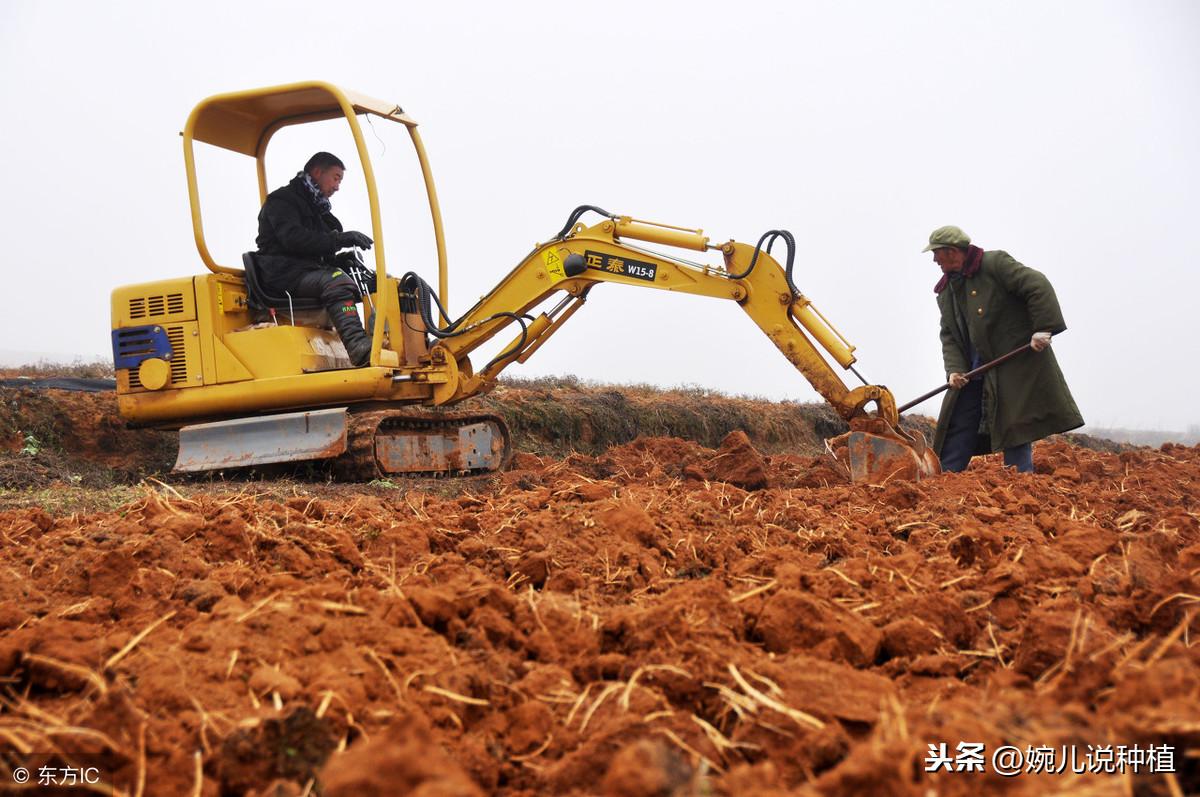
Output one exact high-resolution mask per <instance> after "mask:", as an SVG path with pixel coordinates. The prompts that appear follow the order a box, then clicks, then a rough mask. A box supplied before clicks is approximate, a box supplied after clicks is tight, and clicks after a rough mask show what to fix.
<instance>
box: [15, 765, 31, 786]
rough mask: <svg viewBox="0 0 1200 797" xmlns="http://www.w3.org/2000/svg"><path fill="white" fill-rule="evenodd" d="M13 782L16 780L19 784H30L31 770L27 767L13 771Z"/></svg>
mask: <svg viewBox="0 0 1200 797" xmlns="http://www.w3.org/2000/svg"><path fill="white" fill-rule="evenodd" d="M13 780H15V781H16V782H17V783H28V782H29V770H28V769H26V768H25V767H17V768H16V769H14V770H13Z"/></svg>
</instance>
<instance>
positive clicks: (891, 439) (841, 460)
mask: <svg viewBox="0 0 1200 797" xmlns="http://www.w3.org/2000/svg"><path fill="white" fill-rule="evenodd" d="M855 427H857V428H855ZM826 445H827V448H828V450H829V451H830V453H831V454H832V456H833V458H834V460H835V461H837V463H838V465H839V466H840V467H841V469H842V470H843V472H844V473H845V474H846V475H847V476H848V477H849V478H850V481H851V482H853V483H854V484H874V485H882V484H886V483H888V482H890V481H895V480H901V481H920V480H921V479H924V478H928V477H929V476H935V475H937V474H939V473H941V472H942V466H941V463H940V462H938V458H937V455H936V454H935V453H934V452H933V449H931V448H929V446H928V445H927V444H926V442H925V438H924V437H923V436H922V435H921V434H920V432H916V433H911V434H910V433H909V432H906V431H904V430H903V429H897V428H894V427H893V426H891V425H890V424H888V423H887V422H886V421H883V420H880V419H878V418H873V419H868V420H866V421H865V422H855V423H854V424H852V428H851V431H850V432H848V433H847V434H844V435H841V436H840V437H837V438H834V439H833V440H830V441H828V442H827V444H826Z"/></svg>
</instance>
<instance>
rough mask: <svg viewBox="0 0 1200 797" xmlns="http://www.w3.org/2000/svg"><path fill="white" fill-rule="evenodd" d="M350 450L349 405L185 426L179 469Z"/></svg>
mask: <svg viewBox="0 0 1200 797" xmlns="http://www.w3.org/2000/svg"><path fill="white" fill-rule="evenodd" d="M345 450H346V408H345V407H339V408H336V409H331V410H314V411H310V412H289V413H285V414H283V415H264V416H262V417H256V418H237V419H234V420H232V421H217V422H216V423H201V424H196V425H194V426H185V427H183V428H182V429H180V430H179V457H178V458H177V459H176V461H175V470H176V471H183V472H195V471H205V470H219V469H221V468H241V467H245V466H247V465H266V464H268V463H271V462H300V461H304V460H310V459H326V458H328V457H336V456H337V455H339V454H341V453H343V452H345Z"/></svg>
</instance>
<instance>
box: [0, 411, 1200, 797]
mask: <svg viewBox="0 0 1200 797" xmlns="http://www.w3.org/2000/svg"><path fill="white" fill-rule="evenodd" d="M72 401H76V400H75V399H72ZM93 425H95V424H93ZM114 428H115V427H114ZM88 434H91V433H90V432H89V433H84V432H83V431H82V430H81V432H80V435H79V439H81V440H92V437H88ZM113 434H114V435H115V437H114V438H113V440H112V441H110V442H108V443H103V442H93V443H87V445H91V446H93V447H94V446H99V447H100V448H101V449H105V450H108V451H109V453H111V454H113V455H114V456H118V455H119V457H118V458H120V457H124V459H125V460H128V459H129V458H130V457H133V456H135V455H134V454H133V453H131V452H130V451H128V450H120V451H118V450H117V449H118V448H119V446H120V445H124V443H121V442H119V441H118V440H117V437H120V435H119V434H118V433H117V432H115V431H114V432H113ZM10 436H11V433H10ZM93 437H94V435H93ZM121 440H125V441H126V442H127V441H128V438H121ZM147 440H148V438H147ZM23 441H24V438H22V437H21V435H16V436H15V437H14V439H13V441H11V445H10V446H9V448H10V453H8V454H6V455H5V457H6V458H5V460H4V462H5V467H6V468H7V470H6V473H10V474H11V473H16V472H18V471H19V467H20V466H21V463H22V462H23V461H25V460H22V457H25V458H26V459H28V458H29V457H30V456H32V455H31V454H30V453H29V451H28V450H27V449H28V445H25V444H24V442H23ZM71 444H72V441H71V440H70V439H67V440H64V441H63V442H62V447H63V450H65V451H69V450H70V447H71ZM143 444H144V445H146V446H150V445H152V444H154V443H153V441H150V442H147V441H146V440H143ZM22 446H23V448H24V449H25V453H21V450H19V449H22ZM756 446H757V447H756ZM760 448H762V446H760V444H759V442H758V441H757V440H752V439H750V438H748V437H747V436H746V435H745V434H742V433H738V432H734V433H732V434H730V435H729V436H727V437H725V439H724V441H723V442H722V443H721V444H720V447H719V448H705V447H702V446H701V445H699V444H697V443H694V442H688V441H684V440H681V439H677V438H671V437H641V438H638V439H636V440H634V441H633V442H629V443H624V444H621V445H615V446H612V447H610V448H608V449H607V450H603V451H596V452H593V453H590V454H578V453H577V454H571V455H566V456H552V455H551V456H536V455H534V454H530V453H521V454H518V455H517V456H516V458H515V460H514V463H513V467H512V468H511V469H510V470H508V471H506V472H505V473H503V474H501V475H499V476H497V477H493V478H489V479H475V480H468V481H459V482H455V481H443V482H436V483H423V484H421V485H417V486H412V485H395V484H391V483H372V484H370V485H337V484H325V483H320V482H302V481H297V480H295V479H289V480H273V481H267V482H264V481H247V480H243V481H231V482H229V483H225V484H222V483H220V482H195V481H192V482H186V481H180V480H175V479H171V478H169V477H167V476H159V477H158V478H157V479H155V480H150V479H147V480H146V481H143V482H141V483H140V484H137V483H134V484H130V485H129V486H126V487H123V488H120V489H121V490H123V491H124V492H118V493H113V492H112V490H113V489H115V488H103V489H107V490H108V492H106V493H103V495H100V496H96V495H93V496H91V497H90V498H89V500H88V501H85V502H83V504H80V505H86V506H88V507H90V508H89V509H86V510H79V509H78V508H74V509H73V508H71V506H70V505H68V504H63V503H54V502H52V501H50V500H49V499H47V500H46V501H44V502H43V503H44V504H45V506H44V507H42V506H31V505H29V504H28V502H26V503H25V505H20V502H13V501H9V502H8V503H7V505H9V506H17V507H18V508H11V509H8V510H7V511H3V512H0V534H3V547H2V549H0V569H2V572H3V577H2V578H0V701H2V702H0V751H2V754H0V755H2V757H3V760H4V762H5V765H4V768H5V772H2V773H0V776H2V777H3V778H5V780H4V783H3V786H0V788H6V787H10V786H11V779H12V776H11V775H10V774H9V773H8V771H7V770H8V769H10V768H12V767H16V766H26V767H28V766H29V763H30V762H34V761H40V762H49V764H50V765H52V766H58V767H61V766H63V765H64V764H65V762H66V761H68V760H72V761H87V762H94V763H95V765H96V767H97V769H98V771H99V772H100V773H101V774H102V781H103V783H102V784H94V785H93V786H92V787H91V788H92V789H93V791H96V790H103V789H106V791H101V793H113V791H112V790H113V788H115V789H116V790H117V791H118V792H119V793H122V794H129V795H134V794H146V795H190V794H191V795H210V796H215V795H242V794H246V795H249V794H256V795H267V794H271V795H300V794H324V795H330V796H339V797H340V796H342V795H346V796H349V795H356V796H358V795H362V796H365V795H408V794H411V795H420V796H421V797H435V796H436V797H450V796H451V795H455V796H459V795H461V796H463V797H466V796H467V795H485V794H496V795H510V796H512V797H515V796H516V795H529V796H531V797H532V795H613V796H614V797H615V796H617V795H620V796H621V797H656V796H657V797H668V796H670V795H680V796H682V795H837V794H861V795H931V794H937V795H976V794H1013V795H1017V794H1020V795H1041V794H1081V795H1082V794H1097V795H1098V794H1114V795H1124V794H1137V795H1158V794H1161V795H1178V794H1185V793H1196V792H1200V762H1198V761H1197V759H1196V758H1195V756H1196V755H1197V754H1198V753H1197V751H1200V745H1198V744H1197V743H1198V742H1200V666H1198V665H1200V651H1196V650H1195V644H1194V643H1195V640H1193V639H1192V637H1191V634H1192V633H1195V632H1197V631H1200V627H1198V624H1200V621H1197V619H1196V617H1197V615H1198V614H1200V583H1197V581H1198V580H1200V575H1198V574H1200V508H1198V504H1197V482H1198V479H1200V449H1198V448H1183V447H1178V446H1169V445H1168V446H1165V447H1164V448H1163V449H1161V450H1151V449H1137V450H1129V451H1125V452H1123V453H1102V452H1098V451H1094V450H1090V449H1086V448H1081V447H1077V446H1074V445H1071V444H1069V443H1067V442H1065V441H1063V440H1054V441H1049V442H1046V443H1042V444H1039V445H1037V446H1036V447H1035V460H1036V461H1037V463H1038V473H1036V474H1031V475H1022V474H1015V473H1013V472H1010V471H1006V470H1005V469H1003V468H1002V467H1001V466H1000V464H999V463H998V462H995V461H991V460H977V461H976V463H975V465H973V467H972V468H971V469H970V470H968V471H967V472H965V473H962V474H955V475H946V476H942V477H939V478H936V479H933V480H929V481H924V482H920V483H915V484H914V483H893V484H890V485H887V486H885V487H882V488H877V487H865V486H851V485H849V484H846V483H844V482H843V481H842V480H841V478H840V477H839V476H838V475H837V473H836V472H835V471H834V470H832V469H831V468H829V467H828V466H827V465H826V464H825V463H824V461H823V460H821V459H819V458H816V457H805V456H798V455H794V454H782V453H775V454H764V453H762V452H761V450H760ZM109 464H110V465H111V464H112V463H111V462H110V463H109ZM28 472H29V473H34V471H32V470H30V471H28ZM43 477H44V479H45V482H44V483H43V484H40V485H38V486H39V487H40V488H43V489H46V490H48V491H49V492H48V493H47V495H51V494H54V493H61V494H66V493H68V492H70V491H78V490H85V489H87V488H88V486H87V484H86V479H80V480H76V479H74V478H72V479H70V480H67V481H56V480H55V479H56V478H58V477H56V476H55V472H54V471H53V469H49V470H47V472H46V474H43V476H42V477H38V478H43ZM31 478H32V477H31ZM80 481H83V482H85V483H82V484H80ZM9 486H10V488H14V487H16V485H14V484H13V483H12V477H10V478H9ZM95 489H96V490H102V488H99V487H97V488H95ZM18 492H19V490H18ZM114 495H116V499H115V500H112V502H111V503H112V508H111V509H109V508H104V507H105V500H104V496H108V497H109V498H112V497H113V496H114ZM9 497H10V498H11V497H12V490H10V491H9ZM960 742H961V743H979V744H983V745H985V748H984V750H985V753H984V758H985V761H986V766H985V767H984V770H985V771H982V772H971V771H963V772H958V771H946V768H945V767H942V769H941V771H938V772H926V771H925V770H926V767H927V763H928V757H929V756H930V745H931V744H933V745H935V748H936V746H937V745H940V744H942V743H945V744H946V745H947V750H948V754H949V757H950V758H951V759H954V760H955V761H956V763H957V764H960V765H961V764H963V762H964V758H963V757H961V756H959V755H958V751H957V745H958V744H959V743H960ZM1002 745H1012V746H1015V747H1017V748H1019V749H1020V750H1022V751H1028V749H1029V748H1038V747H1043V748H1046V747H1048V748H1054V749H1055V750H1062V749H1064V748H1065V749H1071V748H1074V749H1075V750H1076V751H1077V754H1078V762H1077V763H1078V766H1074V767H1072V765H1071V764H1070V763H1068V764H1067V767H1066V771H1065V772H1063V773H1061V774H1037V773H1032V772H1031V773H1024V774H1020V775H1017V776H1015V777H1005V776H1003V775H1001V774H999V773H998V772H996V771H995V770H994V768H993V766H992V760H991V756H992V753H993V752H994V751H995V750H996V749H998V748H1000V747H1001V746H1002ZM1089 745H1090V746H1091V747H1090V748H1089ZM1150 745H1154V746H1155V747H1156V748H1161V746H1164V745H1165V746H1168V747H1169V748H1170V749H1171V750H1172V752H1173V756H1174V757H1173V762H1172V769H1173V770H1174V771H1173V772H1163V771H1151V768H1150V767H1149V765H1145V766H1141V767H1140V768H1138V771H1137V772H1134V771H1133V770H1134V767H1133V766H1131V765H1130V766H1122V767H1121V768H1122V769H1124V770H1125V771H1124V773H1123V774H1122V773H1121V772H1119V771H1118V772H1111V771H1110V772H1104V771H1101V770H1102V769H1103V767H1101V766H1096V767H1093V766H1091V765H1092V764H1094V763H1096V762H1101V763H1102V762H1103V761H1104V756H1105V753H1104V752H1103V751H1104V750H1105V749H1107V750H1108V755H1109V756H1115V752H1114V751H1116V750H1118V748H1119V747H1120V746H1125V748H1126V749H1129V748H1135V747H1136V748H1138V749H1141V750H1143V751H1144V750H1145V749H1146V748H1147V747H1149V746H1150ZM1089 754H1091V755H1092V756H1093V758H1092V759H1086V760H1087V762H1088V766H1082V765H1083V764H1084V762H1085V756H1087V755H1089ZM1124 763H1126V762H1122V764H1124ZM1164 763H1165V762H1162V761H1159V762H1158V764H1159V766H1157V767H1156V769H1157V770H1165V769H1166V767H1165V766H1164ZM1054 766H1055V767H1057V763H1056V764H1054ZM1081 767H1082V769H1083V770H1084V771H1082V772H1078V773H1076V772H1072V769H1073V768H1074V769H1080V768H1081ZM953 768H954V767H953V765H952V766H951V767H950V769H951V770H953ZM1093 769H1094V770H1096V771H1090V770H1093ZM60 771H61V770H60ZM36 782H37V771H36V768H35V769H34V771H33V780H32V783H36ZM39 789H40V791H39V792H38V793H62V794H76V793H80V790H79V789H78V788H70V789H66V790H61V791H60V792H52V791H49V790H48V789H47V788H46V787H44V786H43V787H39Z"/></svg>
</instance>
